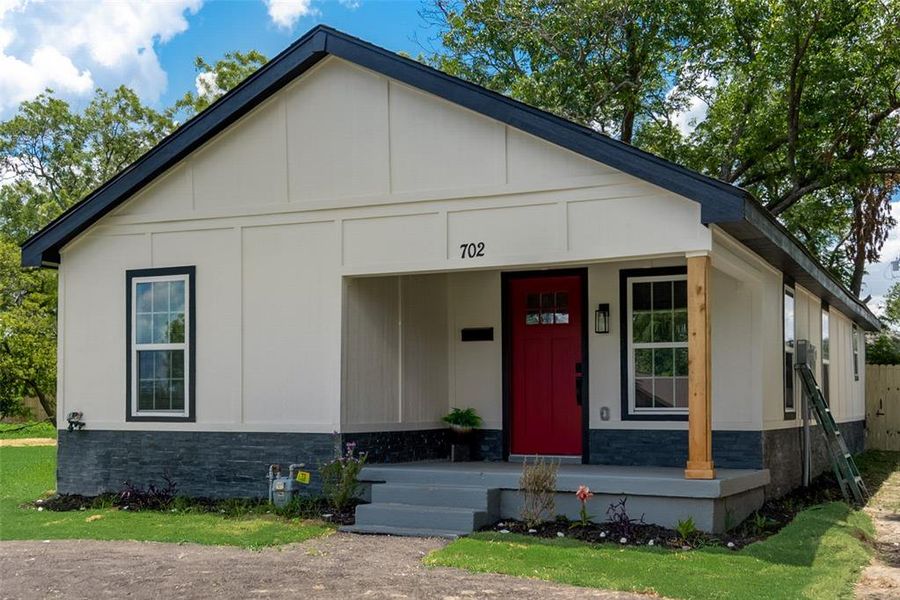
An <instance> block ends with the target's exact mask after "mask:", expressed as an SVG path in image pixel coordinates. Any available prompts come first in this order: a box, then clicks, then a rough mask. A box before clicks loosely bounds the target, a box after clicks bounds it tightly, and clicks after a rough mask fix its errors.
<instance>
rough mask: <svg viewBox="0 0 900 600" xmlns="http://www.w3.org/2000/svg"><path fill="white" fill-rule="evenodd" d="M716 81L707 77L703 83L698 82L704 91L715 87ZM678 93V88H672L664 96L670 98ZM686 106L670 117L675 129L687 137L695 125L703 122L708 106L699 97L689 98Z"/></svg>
mask: <svg viewBox="0 0 900 600" xmlns="http://www.w3.org/2000/svg"><path fill="white" fill-rule="evenodd" d="M716 84H717V82H716V79H715V78H713V77H707V78H706V79H704V80H703V81H701V82H700V85H701V87H702V88H703V89H705V90H707V91H708V90H712V89H714V88H715V87H716ZM677 93H678V86H675V87H673V88H672V89H671V90H669V92H668V93H667V94H666V96H667V97H668V98H671V97H672V96H673V95H674V94H677ZM686 102H687V106H685V107H684V108H683V109H682V110H679V111H676V112H674V113H672V115H670V118H671V119H672V123H673V124H674V125H675V127H677V128H678V131H680V132H681V135H683V136H685V137H687V136H689V135H690V134H691V133H693V131H694V129H695V128H696V127H697V124H699V123H701V122H703V120H704V119H706V113H707V111H708V110H709V104H708V103H707V102H706V100H704V99H703V98H702V97H700V96H691V97H689V98H687V100H686Z"/></svg>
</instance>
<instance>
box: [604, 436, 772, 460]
mask: <svg viewBox="0 0 900 600" xmlns="http://www.w3.org/2000/svg"><path fill="white" fill-rule="evenodd" d="M687 447H688V437H687V431H686V430H673V429H655V430H650V429H591V431H590V462H591V464H598V465H629V466H642V467H648V466H652V467H683V466H684V464H685V462H686V461H687V450H688V448H687ZM712 453H713V461H714V462H715V464H716V466H717V467H720V468H725V469H761V468H763V453H762V432H760V431H713V432H712Z"/></svg>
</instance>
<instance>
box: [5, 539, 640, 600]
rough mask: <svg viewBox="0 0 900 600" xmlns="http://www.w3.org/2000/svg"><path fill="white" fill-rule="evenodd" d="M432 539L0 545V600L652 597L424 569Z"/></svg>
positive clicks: (434, 543)
mask: <svg viewBox="0 0 900 600" xmlns="http://www.w3.org/2000/svg"><path fill="white" fill-rule="evenodd" d="M444 543H445V542H444V541H442V540H435V539H422V538H395V537H382V536H357V535H351V534H334V535H330V536H328V537H325V538H318V539H314V540H309V541H307V542H303V543H301V544H291V545H289V546H281V547H275V548H266V549H264V550H260V551H252V550H243V549H240V548H232V547H226V546H200V545H195V544H183V545H179V544H159V543H152V542H99V541H80V540H65V541H49V542H36V541H26V542H0V598H3V600H6V599H13V598H15V599H17V600H18V599H29V598H48V599H50V598H67V599H68V598H73V599H75V598H85V599H90V600H100V599H103V598H129V599H132V598H148V599H153V600H159V599H160V598H216V599H217V600H228V599H231V598H235V599H237V598H240V599H244V598H269V597H277V596H284V597H288V596H287V594H290V595H291V596H293V597H300V598H335V599H340V600H351V599H355V598H392V599H393V598H441V599H447V600H450V599H459V600H462V599H468V598H491V599H515V600H524V599H526V598H542V599H558V598H603V599H608V600H611V599H639V598H640V599H643V600H646V596H639V595H635V594H623V593H618V592H606V591H599V590H588V589H584V588H575V587H568V586H563V585H557V584H551V583H545V582H542V581H537V580H531V579H519V578H515V577H507V576H503V575H488V574H484V575H482V574H473V573H468V572H466V571H458V570H455V569H444V568H426V567H424V566H423V565H422V563H421V559H422V557H423V556H425V555H426V554H427V553H428V552H430V551H431V550H434V549H436V548H439V547H440V546H441V545H443V544H444Z"/></svg>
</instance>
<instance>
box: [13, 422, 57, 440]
mask: <svg viewBox="0 0 900 600" xmlns="http://www.w3.org/2000/svg"><path fill="white" fill-rule="evenodd" d="M19 438H54V439H56V427H54V426H53V423H48V422H47V421H40V422H31V423H0V440H10V439H19Z"/></svg>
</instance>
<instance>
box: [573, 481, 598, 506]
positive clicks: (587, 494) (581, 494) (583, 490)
mask: <svg viewBox="0 0 900 600" xmlns="http://www.w3.org/2000/svg"><path fill="white" fill-rule="evenodd" d="M575 497H576V498H578V499H579V500H581V502H582V503H584V502H587V501H588V500H590V499H591V498H593V497H594V493H593V492H592V491H591V488H589V487H588V486H586V485H579V486H578V491H577V492H575Z"/></svg>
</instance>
